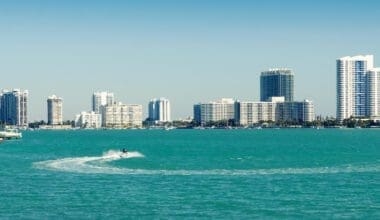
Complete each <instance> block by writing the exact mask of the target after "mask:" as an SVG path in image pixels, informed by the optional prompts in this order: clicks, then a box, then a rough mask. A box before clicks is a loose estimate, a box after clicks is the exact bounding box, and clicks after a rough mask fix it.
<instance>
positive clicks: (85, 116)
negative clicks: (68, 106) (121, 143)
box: [75, 111, 102, 128]
mask: <svg viewBox="0 0 380 220" xmlns="http://www.w3.org/2000/svg"><path fill="white" fill-rule="evenodd" d="M101 126H102V117H101V115H100V114H99V113H95V112H93V111H91V112H81V113H80V114H79V115H76V117H75V127H79V128H100V127H101Z"/></svg>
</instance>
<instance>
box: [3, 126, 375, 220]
mask: <svg viewBox="0 0 380 220" xmlns="http://www.w3.org/2000/svg"><path fill="white" fill-rule="evenodd" d="M125 147H126V148H128V150H129V151H130V153H129V154H128V155H126V156H125V155H122V154H121V153H119V152H118V151H119V149H121V148H125ZM137 217H138V218H155V217H161V218H218V219H220V218H223V219H224V218H227V219H230V218H238V219H243V218H244V219H246V218H255V217H256V218H317V219H321V218H366V219H380V130H377V129H370V130H367V129H356V130H354V129H351V130H350V129H336V130H334V129H321V130H314V129H280V130H274V129H273V130H269V129H268V130H266V129H262V130H171V131H160V130H124V131H118V130H110V131H104V130H102V131H90V130H88V131H30V132H24V137H23V139H22V140H14V141H7V142H3V143H1V144H0V218H2V219H3V218H9V219H15V218H28V219H46V218H59V219H61V218H72V219H86V218H87V219H93V218H100V219H106V218H112V219H125V218H137Z"/></svg>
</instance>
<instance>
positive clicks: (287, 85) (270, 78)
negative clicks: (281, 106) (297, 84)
mask: <svg viewBox="0 0 380 220" xmlns="http://www.w3.org/2000/svg"><path fill="white" fill-rule="evenodd" d="M280 96H283V97H285V101H286V102H292V101H293V100H294V73H293V71H292V70H291V69H287V68H280V69H270V70H268V71H264V72H262V73H261V76H260V101H262V102H267V101H269V99H270V98H271V97H280Z"/></svg>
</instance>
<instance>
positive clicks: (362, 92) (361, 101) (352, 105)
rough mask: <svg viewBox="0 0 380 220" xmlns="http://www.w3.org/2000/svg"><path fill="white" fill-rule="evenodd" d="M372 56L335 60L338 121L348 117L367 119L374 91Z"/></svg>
mask: <svg viewBox="0 0 380 220" xmlns="http://www.w3.org/2000/svg"><path fill="white" fill-rule="evenodd" d="M373 66H374V62H373V55H366V56H362V55H359V56H354V57H349V56H347V57H342V58H340V59H337V111H336V116H337V119H338V120H339V121H342V120H344V119H346V118H350V117H368V116H369V114H370V110H369V106H370V103H372V104H373V103H374V102H373V100H372V98H374V97H375V96H373V93H372V95H370V94H368V92H369V91H376V89H375V88H374V87H373V86H374V85H377V84H376V83H375V81H376V80H374V79H375V78H376V77H375V78H374V77H373V76H374V75H376V74H373V73H374V72H376V71H372V73H371V71H370V70H372V69H373Z"/></svg>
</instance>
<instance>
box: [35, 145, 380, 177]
mask: <svg viewBox="0 0 380 220" xmlns="http://www.w3.org/2000/svg"><path fill="white" fill-rule="evenodd" d="M139 157H144V155H143V154H141V153H139V152H137V151H135V152H128V153H127V154H124V153H122V152H120V151H115V150H110V151H108V152H106V153H105V154H103V156H99V157H69V158H63V159H57V160H47V161H40V162H35V163H33V167H35V168H37V169H44V170H52V171H62V172H72V173H89V174H90V173H94V174H124V175H228V176H230V175H237V176H246V175H310V174H335V173H369V172H376V173H377V172H380V164H356V165H342V166H333V167H312V168H274V169H249V170H228V169H210V170H147V169H129V168H119V167H113V166H110V165H108V162H110V161H115V160H121V159H129V158H139Z"/></svg>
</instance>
